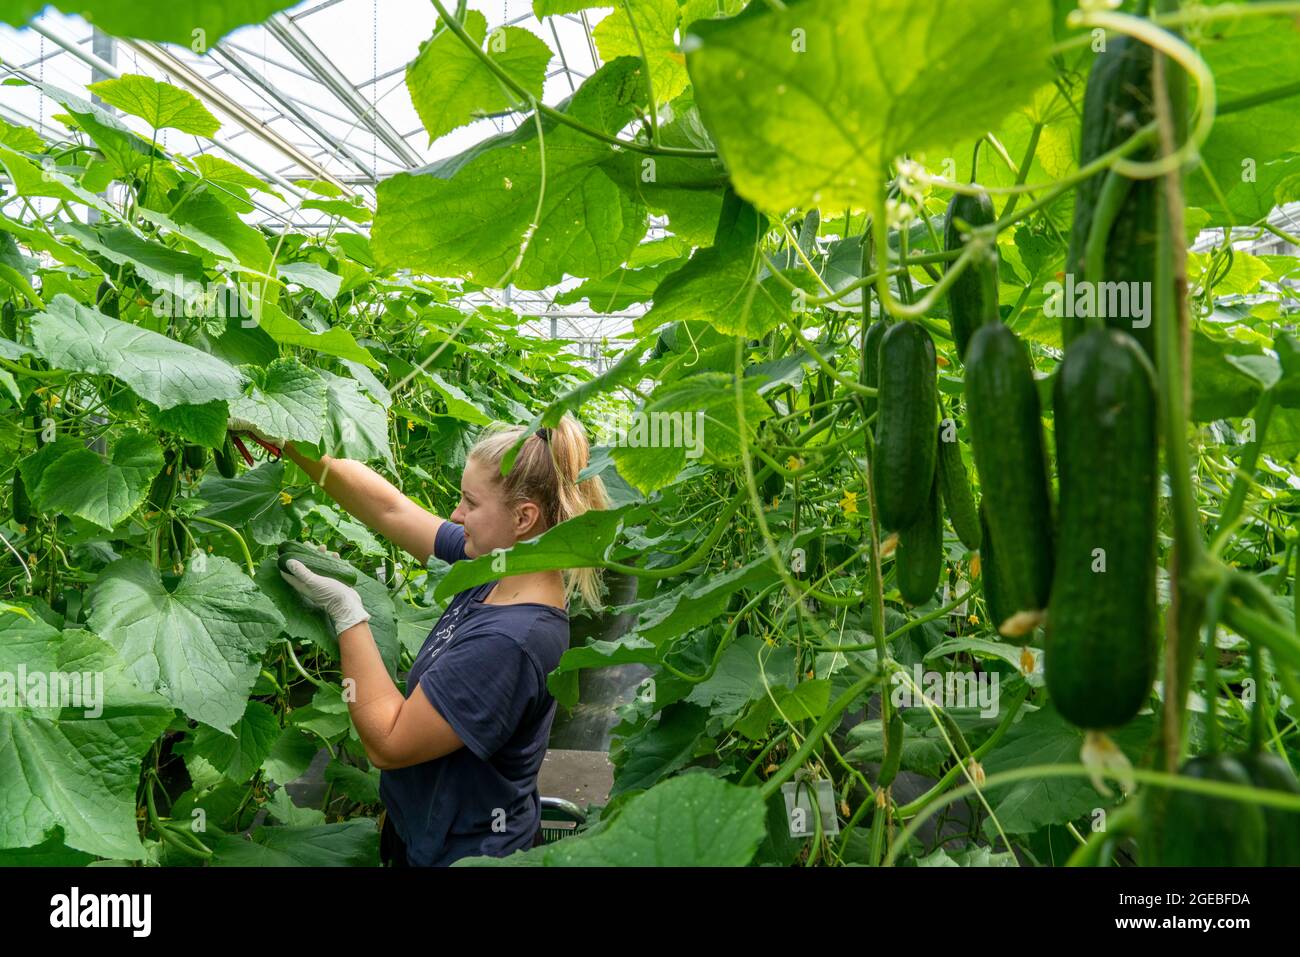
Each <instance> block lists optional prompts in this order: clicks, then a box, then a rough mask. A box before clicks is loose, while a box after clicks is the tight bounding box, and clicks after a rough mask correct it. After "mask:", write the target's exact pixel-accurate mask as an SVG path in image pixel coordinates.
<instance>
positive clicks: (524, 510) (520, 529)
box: [515, 502, 542, 537]
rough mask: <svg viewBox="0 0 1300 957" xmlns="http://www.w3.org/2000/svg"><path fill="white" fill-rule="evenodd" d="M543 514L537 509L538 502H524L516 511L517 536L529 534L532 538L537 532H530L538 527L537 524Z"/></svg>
mask: <svg viewBox="0 0 1300 957" xmlns="http://www.w3.org/2000/svg"><path fill="white" fill-rule="evenodd" d="M541 514H542V510H541V509H540V508H538V507H537V503H536V502H523V503H522V504H520V505H519V506H518V508H516V509H515V535H516V536H519V535H525V534H527V535H529V536H530V537H531V536H532V535H533V534H535V532H530V531H529V530H530V529H533V528H535V527H536V523H537V521H538V519H539V518H540V517H541Z"/></svg>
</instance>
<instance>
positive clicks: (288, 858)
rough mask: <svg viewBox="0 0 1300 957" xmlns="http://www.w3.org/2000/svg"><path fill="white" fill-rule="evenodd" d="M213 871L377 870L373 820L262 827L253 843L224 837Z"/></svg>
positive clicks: (216, 846)
mask: <svg viewBox="0 0 1300 957" xmlns="http://www.w3.org/2000/svg"><path fill="white" fill-rule="evenodd" d="M212 850H213V855H212V865H213V866H214V867H378V866H379V828H378V827H376V826H375V821H374V819H373V818H368V817H362V818H354V819H352V820H350V821H343V822H341V823H339V824H321V825H318V826H316V827H259V828H258V829H257V830H256V831H254V832H253V834H252V837H251V839H247V838H242V837H236V836H234V835H229V834H223V835H221V837H220V838H219V839H218V840H217V841H216V842H215V843H214V844H213V845H212Z"/></svg>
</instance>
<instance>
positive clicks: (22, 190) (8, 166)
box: [0, 146, 117, 217]
mask: <svg viewBox="0 0 1300 957" xmlns="http://www.w3.org/2000/svg"><path fill="white" fill-rule="evenodd" d="M0 167H3V168H4V169H5V171H6V172H7V173H8V174H9V181H10V185H11V186H12V187H13V190H14V192H15V193H17V194H18V195H19V196H47V197H49V198H50V199H62V200H66V201H67V202H70V203H85V204H86V205H87V206H93V207H94V208H95V209H98V210H100V211H101V212H103V213H106V214H107V215H109V216H113V217H116V216H117V211H116V210H114V209H113V207H112V206H110V205H109V204H108V203H107V202H105V201H104V200H102V199H101V198H100V197H98V196H96V195H95V194H94V193H92V192H90V191H89V190H85V189H82V188H81V187H80V186H78V185H77V184H76V183H74V182H72V181H71V180H69V179H68V178H67V177H66V176H64V175H63V174H62V173H60V172H58V171H57V170H56V169H55V168H54V167H53V166H50V167H48V168H46V167H41V166H37V165H36V164H35V163H33V162H32V161H31V160H29V159H27V157H25V156H22V155H21V154H19V153H15V152H14V151H13V150H11V149H9V148H8V147H4V146H0Z"/></svg>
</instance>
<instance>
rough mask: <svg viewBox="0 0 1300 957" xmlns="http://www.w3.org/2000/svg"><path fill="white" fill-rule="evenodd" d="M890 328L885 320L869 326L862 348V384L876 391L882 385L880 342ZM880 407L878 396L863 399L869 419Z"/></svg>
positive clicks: (865, 412)
mask: <svg viewBox="0 0 1300 957" xmlns="http://www.w3.org/2000/svg"><path fill="white" fill-rule="evenodd" d="M888 328H889V323H887V322H885V321H884V320H883V319H878V320H876V321H875V322H873V323H872V324H871V325H869V326H867V334H866V337H865V338H864V339H863V348H862V384H863V385H865V386H867V387H868V388H872V389H875V388H878V387H879V385H880V340H881V339H882V338H884V335H885V330H887V329H888ZM878 405H879V403H878V402H877V400H876V396H865V397H863V400H862V406H863V409H864V413H863V414H864V415H866V416H868V417H869V416H870V415H871V413H873V412H875V411H876V408H877V406H878Z"/></svg>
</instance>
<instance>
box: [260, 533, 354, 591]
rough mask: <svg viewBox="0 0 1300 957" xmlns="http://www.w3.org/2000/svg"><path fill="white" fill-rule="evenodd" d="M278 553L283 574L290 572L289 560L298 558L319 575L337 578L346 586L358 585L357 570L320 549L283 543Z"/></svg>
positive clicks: (278, 560) (293, 543) (301, 544)
mask: <svg viewBox="0 0 1300 957" xmlns="http://www.w3.org/2000/svg"><path fill="white" fill-rule="evenodd" d="M278 551H279V557H278V558H277V564H278V565H279V566H280V571H282V572H287V571H288V570H289V567H288V564H289V559H291V558H296V559H297V560H298V561H300V562H302V563H303V564H304V565H306V566H307V568H308V569H309V570H310V571H313V572H315V573H316V574H317V575H327V576H329V577H330V578H337V579H338V580H339V581H341V582H343V583H344V584H345V585H355V584H356V583H357V570H356V569H355V568H353V567H352V566H351V565H350V564H348V563H347V562H345V561H343V559H341V558H335V557H334V556H333V555H329V554H326V553H325V552H322V551H321V550H320V549H319V548H312V547H311V546H310V545H304V544H303V543H302V542H281V543H280V547H279V550H278Z"/></svg>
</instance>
